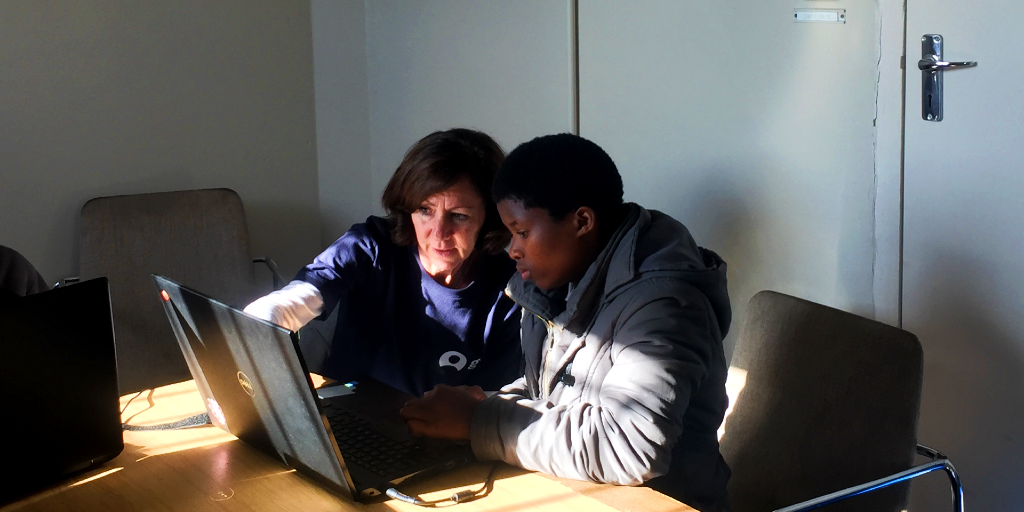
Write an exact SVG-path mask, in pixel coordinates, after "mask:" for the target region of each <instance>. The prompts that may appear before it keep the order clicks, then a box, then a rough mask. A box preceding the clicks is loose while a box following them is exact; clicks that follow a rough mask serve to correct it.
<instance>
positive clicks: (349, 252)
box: [295, 223, 382, 320]
mask: <svg viewBox="0 0 1024 512" xmlns="http://www.w3.org/2000/svg"><path fill="white" fill-rule="evenodd" d="M381 236H382V235H381V234H380V233H379V232H378V231H377V230H375V229H374V226H372V225H371V224H369V223H367V224H356V225H354V226H352V228H351V229H349V230H348V231H347V232H346V233H345V234H344V235H342V236H341V238H339V239H338V240H336V241H335V242H334V243H333V244H331V246H330V247H328V248H327V249H326V250H324V252H322V253H320V255H319V256H317V257H316V259H314V260H313V262H312V263H310V264H309V265H306V266H305V267H303V268H302V269H301V270H299V272H298V273H297V274H296V275H295V280H297V281H304V282H307V283H309V284H311V285H313V286H314V287H316V289H317V291H319V292H320V294H321V299H322V302H323V306H322V308H321V309H320V311H319V317H318V318H319V319H320V320H326V319H327V317H328V316H329V315H330V314H331V311H333V310H334V308H335V306H337V305H338V301H339V300H341V297H343V296H346V295H347V294H348V293H349V292H350V291H351V290H352V289H354V288H356V287H357V286H358V285H359V284H360V283H362V282H364V281H366V280H367V279H368V274H370V273H372V272H379V271H381V266H380V261H379V260H380V255H381V250H380V249H381V246H380V243H379V242H378V239H379V238H380V237H381Z"/></svg>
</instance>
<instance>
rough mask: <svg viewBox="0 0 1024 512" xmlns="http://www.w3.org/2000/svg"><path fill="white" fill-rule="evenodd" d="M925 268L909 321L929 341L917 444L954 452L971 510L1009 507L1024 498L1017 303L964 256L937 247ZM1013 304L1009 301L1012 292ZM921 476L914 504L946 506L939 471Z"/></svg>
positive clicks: (1022, 335)
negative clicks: (924, 285)
mask: <svg viewBox="0 0 1024 512" xmlns="http://www.w3.org/2000/svg"><path fill="white" fill-rule="evenodd" d="M933 258H934V259H932V260H931V264H930V265H929V267H928V268H926V269H925V270H926V271H925V273H924V274H923V275H927V276H932V277H931V281H930V282H929V283H928V289H927V290H920V291H917V292H916V293H917V294H918V296H919V297H921V302H922V304H921V306H917V305H914V304H904V307H905V308H909V310H908V311H909V315H910V316H905V318H904V322H905V325H904V327H905V328H907V329H908V330H910V331H911V332H914V334H916V335H917V336H918V338H919V339H920V340H921V345H922V346H923V348H924V355H925V369H924V393H923V397H922V400H921V418H920V422H919V427H918V442H919V443H921V444H924V445H927V446H931V447H933V448H935V449H937V450H940V451H942V452H945V453H946V454H947V455H949V457H950V459H951V460H952V461H953V464H955V465H956V467H957V470H959V471H960V473H961V477H962V479H963V484H964V503H965V505H966V506H967V507H968V508H969V509H972V510H983V511H995V510H1013V509H1016V508H1019V506H1020V503H1022V502H1024V486H1022V485H1021V475H1024V459H1022V458H1021V453H1024V438H1022V433H1024V331H1022V329H1021V327H1022V321H1021V318H1020V314H1021V307H1020V304H1021V300H1020V298H1019V297H1015V296H1013V295H1011V292H1010V291H1009V290H1007V289H1005V288H1006V287H1004V286H1001V282H1002V281H1004V280H1005V279H1007V278H1008V277H1009V276H994V275H990V274H989V273H987V272H986V270H985V269H986V266H985V265H984V262H980V261H977V258H973V257H968V256H967V253H958V252H949V251H946V252H942V251H936V254H935V256H934V257H933ZM1010 297H1012V299H1011V300H1014V299H1016V301H1017V302H1016V304H1006V303H1005V302H1003V301H1005V300H1006V299H1007V298H1010ZM920 480H921V481H920V482H917V481H915V483H914V485H913V491H912V499H911V510H945V509H947V508H948V507H949V506H950V505H949V503H950V501H949V490H948V484H947V482H946V480H945V477H944V476H943V475H940V474H935V475H931V476H929V477H925V478H923V479H920Z"/></svg>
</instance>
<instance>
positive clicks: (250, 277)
mask: <svg viewBox="0 0 1024 512" xmlns="http://www.w3.org/2000/svg"><path fill="white" fill-rule="evenodd" d="M81 215H82V217H81V239H80V245H79V251H80V252H79V270H80V272H81V278H82V279H91V278H93V277H99V276H106V277H107V278H109V280H110V299H111V306H112V311H113V316H114V339H115V345H116V348H117V371H118V385H119V388H120V392H121V394H125V393H129V392H132V391H138V390H142V389H149V388H154V387H157V386H161V385H164V384H169V383H172V382H179V381H183V380H187V379H190V378H191V375H190V374H189V371H188V367H187V366H186V365H185V360H184V358H183V357H182V355H181V349H180V348H179V347H178V343H177V341H176V340H175V338H174V334H173V332H172V331H171V328H170V324H169V323H168V321H167V317H166V316H165V314H164V310H163V307H162V305H161V304H160V301H159V298H158V297H159V296H158V294H157V290H156V287H155V285H154V283H153V279H152V277H150V275H151V274H160V275H163V276H166V277H169V278H171V279H173V280H175V281H178V282H180V283H182V284H185V285H187V286H190V287H192V288H195V289H197V290H199V291H201V292H203V293H205V294H207V295H210V296H212V297H214V298H216V299H219V300H222V301H225V302H227V303H228V304H231V305H233V306H237V307H242V306H245V305H246V304H248V302H249V301H251V300H253V299H255V298H256V297H259V296H260V295H262V294H264V293H267V292H269V291H270V290H271V287H270V286H263V287H261V286H259V285H257V282H256V277H255V271H254V263H255V262H257V261H260V262H265V263H267V265H268V266H269V267H270V269H271V272H272V273H273V275H274V286H273V287H274V288H276V287H278V286H280V276H278V275H277V271H276V267H275V266H274V264H273V262H272V261H269V260H267V259H265V258H261V259H257V260H255V261H254V260H253V258H252V257H251V256H250V253H249V229H248V226H247V223H246V220H245V209H244V208H243V206H242V200H241V198H239V197H238V194H237V193H235V191H233V190H229V189H210V190H187V191H181V192H162V193H155V194H136V195H126V196H114V197H99V198H96V199H92V200H90V201H89V202H87V203H85V205H84V206H83V207H82V214H81Z"/></svg>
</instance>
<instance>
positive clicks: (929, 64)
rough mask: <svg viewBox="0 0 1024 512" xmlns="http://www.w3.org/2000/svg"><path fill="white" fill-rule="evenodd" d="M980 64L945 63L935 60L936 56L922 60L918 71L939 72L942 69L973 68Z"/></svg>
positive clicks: (919, 62)
mask: <svg viewBox="0 0 1024 512" xmlns="http://www.w3.org/2000/svg"><path fill="white" fill-rule="evenodd" d="M977 65H978V63H977V62H974V61H972V60H968V61H962V62H944V61H941V60H938V59H937V58H935V56H934V55H932V56H931V58H927V59H921V60H919V61H917V69H920V70H921V71H938V70H940V69H956V68H973V67H974V66H977Z"/></svg>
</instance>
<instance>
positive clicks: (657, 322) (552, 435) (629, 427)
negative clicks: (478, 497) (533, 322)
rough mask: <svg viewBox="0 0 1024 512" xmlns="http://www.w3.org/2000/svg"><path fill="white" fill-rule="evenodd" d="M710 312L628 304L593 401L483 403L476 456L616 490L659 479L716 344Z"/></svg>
mask: <svg viewBox="0 0 1024 512" xmlns="http://www.w3.org/2000/svg"><path fill="white" fill-rule="evenodd" d="M708 307H709V306H708V305H707V302H706V301H705V300H687V299H686V298H685V297H683V298H680V297H678V296H676V297H665V296H662V297H660V298H656V299H652V300H648V301H643V302H641V301H634V303H633V304H631V305H629V306H627V307H626V308H624V309H623V314H622V315H621V316H620V317H619V320H618V321H617V322H616V326H615V328H614V331H613V336H612V339H611V340H609V341H608V342H606V343H607V344H608V345H609V346H608V350H609V351H610V352H609V353H608V354H607V355H606V356H603V357H602V360H604V359H607V360H608V361H609V364H610V367H609V368H608V369H607V373H605V374H604V375H605V376H604V378H603V379H602V380H601V381H600V382H593V381H589V382H587V384H586V385H588V386H597V387H598V389H599V391H598V395H597V396H598V397H599V398H598V399H597V401H596V402H595V403H587V402H574V403H550V402H548V401H546V400H536V399H530V398H527V397H525V396H523V395H522V394H519V393H509V394H498V395H495V396H492V397H489V398H487V399H486V400H484V401H483V402H481V405H480V407H478V408H477V410H476V411H475V413H474V417H473V421H472V425H471V431H470V436H471V443H472V447H473V450H474V452H476V454H477V457H478V458H481V459H500V460H503V461H506V462H508V463H510V464H515V465H518V466H521V467H523V468H525V469H530V470H536V471H542V472H544V473H548V474H552V475H555V476H559V477H566V478H574V479H580V480H591V481H596V482H606V483H614V484H623V485H639V484H641V483H643V482H645V481H647V480H650V479H652V478H654V477H657V476H660V475H663V474H665V473H667V472H668V468H669V463H670V462H671V460H670V459H671V453H672V448H673V446H674V445H675V442H676V440H677V439H678V437H679V435H680V434H681V433H682V430H683V422H682V418H683V414H684V413H685V412H686V407H687V404H688V402H689V400H690V397H691V395H692V394H693V393H695V391H696V390H697V388H698V387H699V386H700V383H701V382H702V381H703V380H704V378H705V376H706V375H707V372H708V368H709V365H710V364H711V357H712V348H713V347H715V346H717V340H716V339H715V338H714V336H716V334H714V331H713V330H712V329H711V327H710V316H709V314H708ZM580 371H581V372H583V371H588V370H584V369H580ZM574 373H575V369H574ZM581 378H589V377H587V376H586V375H580V376H576V379H577V384H576V385H579V381H580V379H581ZM558 385H559V386H562V385H564V384H562V383H559V384H558ZM591 396H593V394H591Z"/></svg>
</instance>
